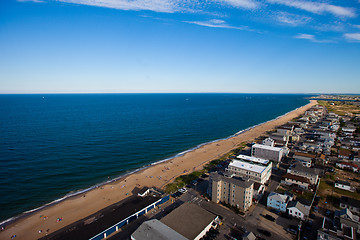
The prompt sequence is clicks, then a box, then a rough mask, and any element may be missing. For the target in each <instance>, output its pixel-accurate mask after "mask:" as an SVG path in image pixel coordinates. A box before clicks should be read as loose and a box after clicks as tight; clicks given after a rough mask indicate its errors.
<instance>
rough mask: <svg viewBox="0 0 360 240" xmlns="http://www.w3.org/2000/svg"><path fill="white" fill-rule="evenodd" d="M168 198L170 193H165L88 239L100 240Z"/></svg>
mask: <svg viewBox="0 0 360 240" xmlns="http://www.w3.org/2000/svg"><path fill="white" fill-rule="evenodd" d="M169 199H170V195H167V196H165V197H163V198H161V199H159V200H157V201H156V202H154V203H152V204H150V205H149V206H147V207H145V208H143V209H141V210H140V211H138V212H136V213H134V214H133V215H131V216H129V217H127V218H125V219H123V220H121V221H120V222H118V223H116V224H115V225H113V226H111V227H109V228H108V229H106V230H104V231H102V232H101V233H99V234H97V235H96V236H94V237H92V238H90V239H89V240H101V239H104V238H107V237H108V236H109V235H110V234H112V233H114V232H117V231H118V230H119V229H120V228H121V227H123V226H125V225H126V224H128V223H129V222H131V221H132V220H135V219H137V218H138V217H140V216H141V215H144V214H146V213H147V212H148V211H150V210H151V209H153V208H155V207H157V206H159V205H161V204H163V203H165V202H167V201H169Z"/></svg>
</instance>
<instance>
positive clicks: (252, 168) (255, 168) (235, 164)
mask: <svg viewBox="0 0 360 240" xmlns="http://www.w3.org/2000/svg"><path fill="white" fill-rule="evenodd" d="M229 167H236V168H240V169H246V170H247V171H251V172H256V173H260V174H261V173H262V172H263V171H265V169H266V168H267V167H265V166H260V165H256V164H251V163H248V162H244V161H239V160H233V161H231V162H230V163H229Z"/></svg>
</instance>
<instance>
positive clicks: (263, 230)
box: [258, 229, 271, 237]
mask: <svg viewBox="0 0 360 240" xmlns="http://www.w3.org/2000/svg"><path fill="white" fill-rule="evenodd" d="M258 232H259V233H261V234H264V235H265V236H267V237H271V232H269V231H267V230H265V229H258Z"/></svg>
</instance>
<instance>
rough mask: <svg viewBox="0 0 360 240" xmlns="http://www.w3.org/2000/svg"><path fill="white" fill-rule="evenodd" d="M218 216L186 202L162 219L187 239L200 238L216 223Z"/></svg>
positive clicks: (197, 239)
mask: <svg viewBox="0 0 360 240" xmlns="http://www.w3.org/2000/svg"><path fill="white" fill-rule="evenodd" d="M217 219H218V217H217V216H216V215H215V214H213V213H210V212H208V211H206V210H205V209H203V208H202V207H199V206H198V205H196V204H193V203H184V204H182V205H181V206H180V207H178V208H176V209H174V210H173V211H172V212H170V213H169V214H168V215H166V216H165V217H163V218H162V219H161V220H160V221H161V222H162V223H164V224H165V225H167V226H168V227H170V228H172V229H174V230H175V231H176V232H178V233H179V234H181V235H183V236H184V237H186V238H187V239H191V240H192V239H194V240H199V239H201V238H202V237H203V236H205V234H206V233H207V232H208V231H209V230H210V228H211V227H212V226H214V225H216V221H217Z"/></svg>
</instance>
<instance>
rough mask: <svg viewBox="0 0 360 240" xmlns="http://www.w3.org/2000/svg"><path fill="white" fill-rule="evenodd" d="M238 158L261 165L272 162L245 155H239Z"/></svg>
mask: <svg viewBox="0 0 360 240" xmlns="http://www.w3.org/2000/svg"><path fill="white" fill-rule="evenodd" d="M236 158H239V159H241V160H246V161H249V162H253V163H260V164H264V165H267V164H268V163H269V162H270V161H269V160H266V159H262V158H257V157H252V156H246V155H243V154H239V155H237V156H236Z"/></svg>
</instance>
